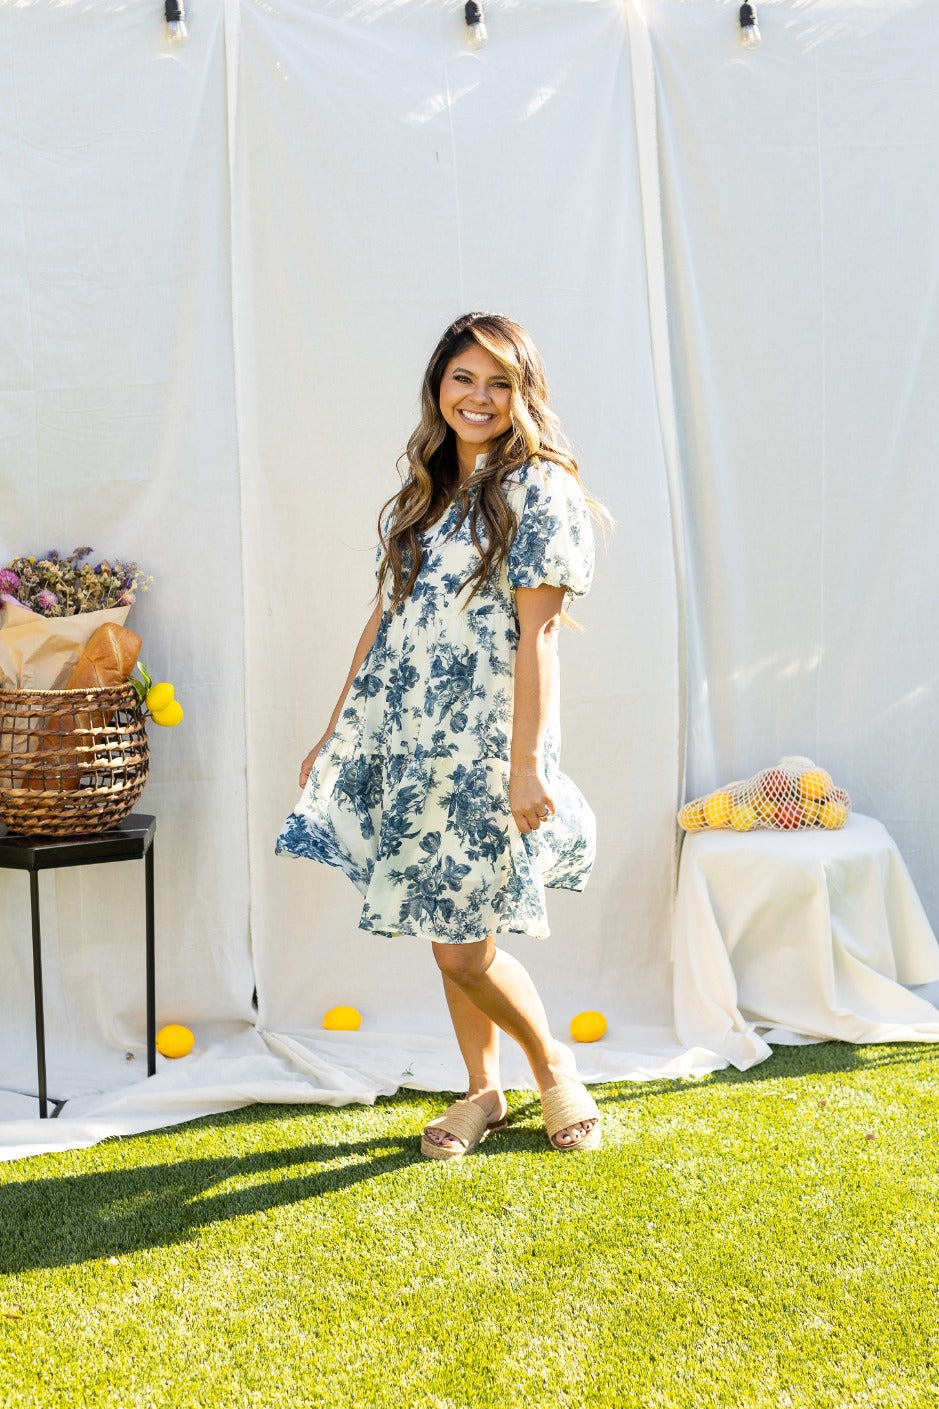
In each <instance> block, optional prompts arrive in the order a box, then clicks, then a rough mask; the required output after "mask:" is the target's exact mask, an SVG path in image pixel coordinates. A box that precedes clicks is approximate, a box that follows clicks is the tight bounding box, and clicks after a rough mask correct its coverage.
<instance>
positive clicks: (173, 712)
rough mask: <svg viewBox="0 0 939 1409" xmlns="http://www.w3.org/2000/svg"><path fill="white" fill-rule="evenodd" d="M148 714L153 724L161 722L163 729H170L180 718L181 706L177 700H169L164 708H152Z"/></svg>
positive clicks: (181, 715)
mask: <svg viewBox="0 0 939 1409" xmlns="http://www.w3.org/2000/svg"><path fill="white" fill-rule="evenodd" d="M150 715H151V717H152V719H153V722H154V724H162V725H163V727H164V728H165V729H172V728H173V725H174V724H178V723H179V721H180V720H181V719H182V717H183V707H182V705H181V704H180V703H179V700H170V702H169V704H168V705H166V707H165V708H164V709H152V710H151V711H150Z"/></svg>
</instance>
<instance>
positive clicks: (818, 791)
mask: <svg viewBox="0 0 939 1409" xmlns="http://www.w3.org/2000/svg"><path fill="white" fill-rule="evenodd" d="M833 787H834V782H833V781H832V776H831V774H830V773H826V772H825V770H824V768H807V769H806V770H805V772H804V773H803V774H801V776H800V778H799V796H800V797H801V798H802V800H803V801H804V802H823V801H824V800H825V798H826V797H827V796H828V794H829V793H830V792H831V790H832V788H833Z"/></svg>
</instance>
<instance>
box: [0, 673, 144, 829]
mask: <svg viewBox="0 0 939 1409" xmlns="http://www.w3.org/2000/svg"><path fill="white" fill-rule="evenodd" d="M149 767H150V750H149V746H148V744H147V732H146V729H145V728H144V721H143V714H142V713H141V708H140V702H139V700H138V698H137V692H136V690H135V689H134V687H133V685H116V686H113V687H111V688H108V689H95V690H0V822H5V823H6V824H7V826H8V827H9V829H10V831H11V832H14V833H17V834H18V835H20V836H26V837H35V836H55V837H66V836H90V835H93V834H94V833H96V832H106V831H108V829H109V828H111V827H113V826H115V825H116V824H117V823H118V822H120V821H121V820H122V819H123V818H124V817H126V816H127V815H128V813H129V812H131V811H132V809H133V806H134V803H135V802H136V801H137V799H138V798H139V797H140V794H141V793H142V792H143V790H144V784H145V783H146V781H147V773H148V771H149Z"/></svg>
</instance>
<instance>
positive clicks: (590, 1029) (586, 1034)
mask: <svg viewBox="0 0 939 1409" xmlns="http://www.w3.org/2000/svg"><path fill="white" fill-rule="evenodd" d="M605 1032H606V1018H605V1017H604V1016H603V1014H602V1013H594V1012H589V1011H588V1012H586V1013H578V1014H577V1016H576V1018H571V1037H573V1039H574V1041H575V1042H599V1040H600V1038H601V1037H602V1036H603V1034H604V1033H605Z"/></svg>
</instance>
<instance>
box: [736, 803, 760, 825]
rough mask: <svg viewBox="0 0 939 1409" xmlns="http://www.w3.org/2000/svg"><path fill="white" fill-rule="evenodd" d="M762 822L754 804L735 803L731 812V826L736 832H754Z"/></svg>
mask: <svg viewBox="0 0 939 1409" xmlns="http://www.w3.org/2000/svg"><path fill="white" fill-rule="evenodd" d="M759 820H760V814H759V813H758V812H757V810H756V808H755V807H754V805H753V803H752V802H735V803H734V805H733V807H732V808H731V810H730V825H731V826H732V827H733V829H734V831H735V832H752V831H753V828H754V827H755V826H756V824H757V823H758V822H759Z"/></svg>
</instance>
